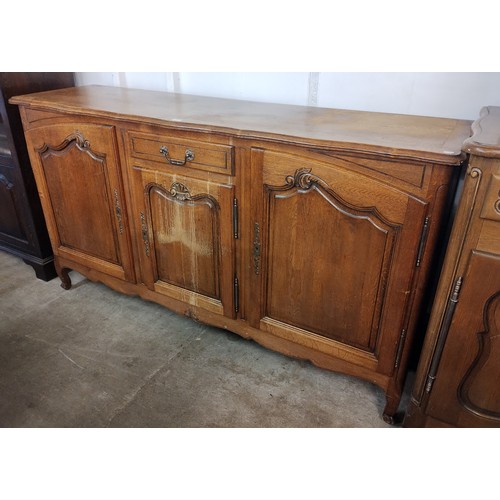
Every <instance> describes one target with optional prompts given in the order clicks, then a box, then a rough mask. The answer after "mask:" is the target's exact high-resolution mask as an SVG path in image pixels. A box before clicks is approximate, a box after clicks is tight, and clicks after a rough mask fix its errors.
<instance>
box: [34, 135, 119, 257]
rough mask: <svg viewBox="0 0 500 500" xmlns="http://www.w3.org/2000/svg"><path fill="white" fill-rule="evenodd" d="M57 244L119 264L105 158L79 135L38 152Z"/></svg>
mask: <svg viewBox="0 0 500 500" xmlns="http://www.w3.org/2000/svg"><path fill="white" fill-rule="evenodd" d="M38 153H39V155H40V159H41V163H42V165H43V169H44V175H45V180H46V184H47V189H48V194H49V196H50V201H51V204H52V210H53V214H54V217H55V221H56V226H57V232H58V236H59V240H60V244H61V245H62V246H64V247H68V248H71V249H74V250H78V251H81V252H83V253H85V254H88V255H92V256H94V257H97V258H99V259H103V260H106V261H108V262H112V263H119V255H118V250H117V247H118V244H117V240H116V234H115V226H114V222H113V217H114V216H115V215H114V212H113V201H112V198H111V196H110V193H109V191H108V190H109V179H108V172H107V165H106V155H105V154H104V153H99V152H95V151H93V150H92V148H91V145H90V143H89V142H88V141H87V140H86V139H85V138H84V137H83V135H82V134H80V133H74V134H71V135H69V136H67V137H66V138H65V139H64V140H63V142H61V143H60V144H44V146H43V147H42V148H40V149H39V150H38Z"/></svg>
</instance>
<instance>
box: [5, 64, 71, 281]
mask: <svg viewBox="0 0 500 500" xmlns="http://www.w3.org/2000/svg"><path fill="white" fill-rule="evenodd" d="M73 84H74V82H73V73H0V250H5V251H7V252H10V253H12V254H14V255H17V256H18V257H21V258H22V259H23V260H24V261H25V262H26V263H27V264H29V265H31V266H33V268H34V270H35V273H36V275H37V277H38V278H40V279H43V280H46V281H47V280H50V279H52V278H54V277H55V276H56V272H55V268H54V257H53V255H52V248H51V246H50V240H49V236H48V234H47V227H46V224H45V220H44V217H43V213H42V208H41V205H40V200H39V197H38V193H37V190H36V185H35V180H34V177H33V172H32V169H31V165H30V161H29V157H28V153H27V150H26V142H25V139H24V133H23V128H22V124H21V118H20V116H19V110H18V108H17V106H14V105H12V104H8V99H9V98H10V97H12V96H13V95H18V94H22V93H28V92H39V91H42V90H50V89H59V88H63V87H70V86H72V85H73Z"/></svg>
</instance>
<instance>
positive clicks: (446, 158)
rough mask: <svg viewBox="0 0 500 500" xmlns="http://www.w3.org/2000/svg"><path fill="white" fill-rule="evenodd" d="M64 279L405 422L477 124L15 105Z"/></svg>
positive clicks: (87, 103)
mask: <svg viewBox="0 0 500 500" xmlns="http://www.w3.org/2000/svg"><path fill="white" fill-rule="evenodd" d="M11 102H12V103H15V104H18V105H19V106H20V111H21V116H22V120H23V126H24V130H25V135H26V140H27V144H28V149H29V154H30V159H31V164H32V167H33V170H34V174H35V178H36V183H37V187H38V191H39V194H40V198H41V202H42V206H43V211H44V214H45V217H46V220H47V224H48V229H49V234H50V239H51V243H52V247H53V250H54V254H55V265H56V270H57V273H58V275H59V277H60V279H61V280H62V286H63V287H64V288H70V286H71V281H70V278H69V275H68V270H75V271H77V272H79V273H81V274H83V275H85V276H86V277H88V278H89V279H90V280H94V281H99V282H102V283H104V284H106V285H108V286H109V287H111V288H113V289H115V290H118V291H120V292H123V293H126V294H130V295H138V296H140V297H142V298H143V299H146V300H151V301H154V302H157V303H159V304H162V305H164V306H166V307H168V308H170V309H171V310H173V311H176V312H178V313H180V314H183V315H186V316H189V317H191V318H193V319H195V320H197V321H201V322H204V323H208V324H211V325H214V326H217V327H220V328H224V329H227V330H230V331H232V332H235V333H237V334H239V335H241V336H243V337H245V338H251V339H254V340H255V341H256V342H258V343H260V344H261V345H263V346H266V347H268V348H270V349H273V350H276V351H279V352H281V353H284V354H286V355H289V356H294V357H297V358H302V359H307V360H310V361H311V362H312V363H314V364H315V365H317V366H319V367H322V368H325V369H329V370H333V371H338V372H342V373H345V374H348V375H353V376H357V377H361V378H363V379H365V380H368V381H370V382H372V383H374V384H376V385H378V386H379V387H381V388H382V389H383V390H384V392H385V395H386V407H385V409H384V411H383V417H384V419H385V420H386V421H387V422H392V421H393V418H394V415H395V413H396V411H397V409H398V405H399V402H400V398H401V393H402V388H403V384H404V381H405V376H406V373H407V366H408V360H409V356H410V354H411V353H412V348H413V346H415V345H416V344H418V343H419V342H421V340H422V337H423V335H424V333H425V332H424V331H423V329H422V315H423V313H424V312H425V309H426V307H427V306H428V296H429V294H428V293H426V292H427V290H428V289H429V286H430V284H431V283H432V281H433V279H434V277H435V276H436V273H437V272H438V269H437V267H436V263H437V262H438V260H439V258H438V257H439V249H440V245H439V243H440V242H441V241H442V238H443V235H444V233H445V232H446V231H445V230H446V227H447V224H448V218H449V214H450V208H451V205H452V199H453V194H454V192H455V188H456V185H457V182H458V179H459V175H460V172H461V171H463V168H465V163H466V161H467V154H466V153H464V152H463V151H462V146H463V143H464V141H465V140H466V139H467V138H468V137H469V136H470V132H471V123H470V122H469V121H464V120H454V119H441V118H429V117H418V116H406V115H395V114H383V113H369V112H360V111H347V110H333V109H322V108H316V107H303V106H290V105H279V104H265V103H255V102H247V101H236V100H229V99H219V98H208V97H200V96H189V95H181V94H170V93H165V92H152V91H143V90H135V89H124V88H114V87H101V86H86V87H76V88H69V89H63V90H57V91H49V92H42V93H37V94H31V95H24V96H18V97H15V98H13V99H12V100H11Z"/></svg>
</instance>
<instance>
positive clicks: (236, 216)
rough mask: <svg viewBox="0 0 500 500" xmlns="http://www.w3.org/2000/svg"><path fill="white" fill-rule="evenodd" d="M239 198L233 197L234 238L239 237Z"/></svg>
mask: <svg viewBox="0 0 500 500" xmlns="http://www.w3.org/2000/svg"><path fill="white" fill-rule="evenodd" d="M238 222H239V221H238V200H237V199H236V198H234V199H233V235H234V239H235V240H237V239H238Z"/></svg>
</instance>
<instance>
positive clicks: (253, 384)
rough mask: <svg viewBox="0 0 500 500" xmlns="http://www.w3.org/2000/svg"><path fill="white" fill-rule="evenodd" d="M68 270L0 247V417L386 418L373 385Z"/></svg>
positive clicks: (48, 422)
mask: <svg viewBox="0 0 500 500" xmlns="http://www.w3.org/2000/svg"><path fill="white" fill-rule="evenodd" d="M71 277H72V281H73V287H72V289H71V290H69V291H65V290H63V289H62V288H61V287H60V286H59V285H60V281H59V280H58V279H55V280H52V281H50V282H48V283H46V282H43V281H40V280H37V279H36V278H35V275H34V272H33V270H32V269H31V267H29V266H27V265H26V264H24V263H23V261H22V260H20V259H18V258H17V257H14V256H12V255H9V254H7V253H5V252H0V427H174V428H179V427H233V428H234V427H245V428H248V427H287V428H296V427H322V428H328V427H336V428H339V427H363V428H366V427H389V426H387V425H386V424H385V423H384V421H383V420H382V418H381V414H382V410H383V408H384V395H383V392H382V391H381V390H380V389H379V388H377V387H376V386H374V385H372V384H370V383H367V382H364V381H361V380H357V379H355V378H352V377H347V376H343V375H339V374H336V373H331V372H327V371H325V370H321V369H318V368H316V367H314V366H313V365H311V364H310V363H308V362H306V361H300V360H294V359H290V358H287V357H285V356H282V355H281V354H278V353H274V352H272V351H269V350H267V349H265V348H263V347H261V346H259V345H258V344H256V343H255V342H253V341H248V340H244V339H242V338H240V337H239V336H238V335H235V334H232V333H228V332H225V331H222V330H219V329H216V328H212V327H208V326H205V325H201V324H198V323H195V322H194V321H192V320H190V319H188V318H184V317H182V316H179V315H176V314H174V313H172V312H170V311H168V310H166V309H164V308H162V307H160V306H158V305H156V304H153V303H149V302H146V301H143V300H142V299H140V298H137V297H128V296H125V295H122V294H119V293H117V292H114V291H113V290H110V289H109V288H107V287H105V286H104V285H101V284H96V283H92V282H90V281H88V280H87V279H86V278H84V277H83V276H81V275H79V274H77V273H75V272H72V273H71ZM406 401H407V395H406V394H405V396H404V397H403V401H402V405H401V407H402V408H404V407H405V404H406Z"/></svg>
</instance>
